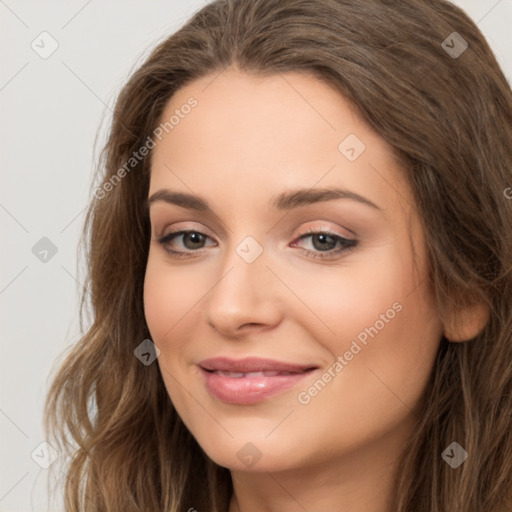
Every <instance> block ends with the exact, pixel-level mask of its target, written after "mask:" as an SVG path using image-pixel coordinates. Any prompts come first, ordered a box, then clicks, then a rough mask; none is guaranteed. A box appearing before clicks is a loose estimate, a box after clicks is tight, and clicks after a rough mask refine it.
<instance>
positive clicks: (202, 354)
mask: <svg viewBox="0 0 512 512" xmlns="http://www.w3.org/2000/svg"><path fill="white" fill-rule="evenodd" d="M191 98H193V99H191ZM186 105H193V106H192V107H190V108H189V107H186ZM173 115H174V118H173V120H172V122H171V123H170V124H168V125H167V127H166V129H163V130H160V131H159V132H157V133H158V134H159V136H160V137H161V140H158V139H157V140H156V142H157V144H156V147H155V148H154V149H153V155H152V170H151V183H150V191H149V198H152V200H151V201H150V218H151V235H152V238H151V245H150V249H149V259H148V264H147V271H146V276H145V286H144V306H145V313H146V319H147V323H148V326H149V329H150V333H151V336H152V340H153V342H154V343H155V344H156V345H157V347H158V348H159V349H160V355H159V358H158V360H157V361H158V364H159V366H160V370H161V373H162V377H163V380H164V382H165V386H166V388H167V391H168V393H169V396H170V399H171V400H172V403H173V404H174V406H175V408H176V410H177V411H178V413H179V415H180V416H181V418H182V419H183V421H184V423H185V424H186V426H187V427H188V429H189V430H190V432H191V433H192V434H193V436H194V437H195V438H196V440H197V441H198V443H199V444H200V445H201V447H202V448H203V449H204V451H205V452H206V453H207V454H208V455H209V456H210V457H211V458H212V459H213V460H214V461H215V462H217V463H218V464H220V465H222V466H226V467H229V468H231V469H232V470H251V471H278V470H285V469H291V468H304V467H306V466H308V465H309V466H313V465H316V464H319V463H326V462H328V461H333V460H335V459H340V458H341V457H345V456H347V457H348V456H349V455H352V454H354V456H356V455H357V454H360V455H361V458H358V457H355V458H354V459H353V460H354V461H356V460H359V461H362V460H365V459H364V456H363V453H370V452H371V450H369V448H370V447H372V449H373V448H377V447H380V448H379V449H380V453H381V454H383V457H384V458H386V460H389V461H391V459H393V458H394V457H395V456H396V454H397V453H398V451H399V450H400V447H401V446H403V442H404V439H405V437H406V436H407V435H408V434H409V433H410V429H411V426H412V424H413V420H414V417H415V414H416V409H417V407H418V405H419V400H420V398H421V395H422V393H423V391H424V389H425V387H426V383H427V379H428V377H429V374H430V372H431V369H432V366H433V361H434V358H435V354H436V351H437V348H438V345H439V341H440V338H441V334H442V328H441V324H440V321H439V319H438V316H437V314H436V312H435V309H434V305H433V298H432V296H431V293H430V290H429V288H428V285H427V281H428V280H427V279H426V277H427V266H426V257H425V254H426V253H425V242H424V238H423V229H422V225H421V222H420V220H419V218H418V214H417V212H416V211H415V209H414V203H415V202H414V199H413V197H412V195H411V192H410V189H409V187H408V184H407V182H406V181H405V179H404V177H403V174H402V172H401V171H400V169H399V168H398V167H397V164H396V163H395V161H394V160H393V157H392V153H391V149H390V146H389V145H388V144H387V143H386V142H385V141H384V139H382V138H381V137H380V136H379V135H378V134H377V133H376V132H374V131H373V130H372V129H371V128H370V127H369V126H368V125H367V124H365V122H363V120H362V119H361V118H360V117H359V116H358V114H357V113H356V111H355V110H353V108H352V107H351V104H350V103H348V102H347V100H345V99H344V98H343V97H342V96H340V95H339V94H338V93H337V92H335V91H334V90H333V89H331V88H330V87H329V86H327V85H326V84H324V83H322V82H320V81H318V80H317V79H316V78H313V77H311V76H307V75H303V74H298V73H295V72H294V73H286V74H283V75H274V76H268V77H259V78H258V77H255V76H251V75H247V74H244V73H241V72H239V71H237V70H234V69H228V70H226V71H224V72H223V73H221V74H220V75H218V76H216V78H215V76H213V75H212V76H209V77H207V78H203V79H201V80H198V81H195V82H193V83H191V84H189V85H187V86H186V87H184V88H182V89H180V90H179V91H178V92H177V93H176V94H175V95H174V97H173V98H172V100H171V101H170V103H169V105H168V106H167V108H166V111H165V113H164V115H163V118H162V122H166V121H169V119H170V118H171V116H173ZM162 133H163V136H162V135H161V134H162ZM331 189H332V190H334V189H340V192H338V193H334V192H332V193H330V194H329V193H325V194H322V193H320V191H328V190H331ZM299 191H300V192H299ZM174 194H183V196H181V199H180V197H178V196H175V195H174ZM173 195H174V196H173ZM191 196H195V197H196V198H197V199H193V200H192V198H191ZM173 199H174V201H173ZM185 199H186V200H185ZM205 203H207V206H208V207H209V208H206V207H205ZM182 231H189V232H190V233H188V234H175V236H174V237H172V238H171V237H170V236H168V235H170V234H171V233H178V232H182ZM162 238H166V240H165V243H161V239H162ZM168 250H173V251H177V252H178V254H173V253H169V252H168ZM415 254H416V257H415ZM216 358H221V359H217V360H216ZM249 358H256V359H249ZM259 359H264V360H265V361H264V362H262V361H260V360H259ZM207 360H210V361H207ZM258 371H260V373H258ZM261 371H262V373H261Z"/></svg>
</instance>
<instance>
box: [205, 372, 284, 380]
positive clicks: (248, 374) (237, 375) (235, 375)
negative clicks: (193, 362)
mask: <svg viewBox="0 0 512 512" xmlns="http://www.w3.org/2000/svg"><path fill="white" fill-rule="evenodd" d="M214 373H217V374H218V375H222V376H223V377H230V378H232V379H239V378H241V377H247V378H249V379H255V378H258V377H260V378H261V377H276V376H278V375H291V372H277V371H259V372H246V373H242V372H225V371H221V370H215V371H214Z"/></svg>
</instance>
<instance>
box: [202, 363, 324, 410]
mask: <svg viewBox="0 0 512 512" xmlns="http://www.w3.org/2000/svg"><path fill="white" fill-rule="evenodd" d="M199 368H200V370H201V373H202V374H203V375H204V378H205V379H206V387H207V389H208V391H209V392H210V393H211V394H212V395H213V396H214V397H216V398H218V399H219V400H221V401H222V402H226V403H228V404H238V405H249V404H255V403H258V402H261V401H263V400H265V399H266V398H270V397H271V396H274V395H278V394H279V393H282V392H284V391H286V390H287V389H290V388H292V387H293V386H295V385H296V384H298V383H299V382H300V381H301V380H303V379H304V378H306V377H307V376H309V375H311V374H312V373H313V371H314V370H309V371H305V372H300V373H293V374H290V375H276V376H275V377H254V378H249V377H225V376H224V375H219V374H218V373H213V372H209V371H207V370H205V369H204V368H201V367H199Z"/></svg>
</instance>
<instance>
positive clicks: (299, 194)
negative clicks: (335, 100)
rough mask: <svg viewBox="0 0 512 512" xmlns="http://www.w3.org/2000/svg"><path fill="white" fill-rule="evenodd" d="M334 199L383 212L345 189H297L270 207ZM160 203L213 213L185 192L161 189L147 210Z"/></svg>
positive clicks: (274, 199)
mask: <svg viewBox="0 0 512 512" xmlns="http://www.w3.org/2000/svg"><path fill="white" fill-rule="evenodd" d="M333 199H352V200H353V201H357V202H359V203H362V204H364V205H366V206H370V207H371V208H374V209H376V210H379V211H382V208H380V207H379V206H377V205H376V204H375V203H374V202H372V201H370V200H369V199H367V198H366V197H363V196H361V195H359V194H356V193H355V192H351V191H350V190H346V189H343V188H334V187H328V188H316V189H296V190H290V191H287V192H282V193H280V194H277V195H275V196H273V197H271V198H270V200H269V206H270V207H271V208H274V209H276V210H293V209H294V208H300V207H304V206H307V205H310V204H314V203H319V202H322V201H332V200H333ZM158 201H163V202H165V203H169V204H175V205H177V206H181V207H183V208H188V209H191V210H198V211H205V212H210V213H213V210H212V208H211V207H210V205H209V204H208V202H207V201H206V200H205V199H204V198H202V197H199V196H196V195H193V194H188V193H185V192H175V191H172V190H169V189H161V190H158V191H157V192H155V193H154V194H152V195H151V196H150V197H149V199H148V200H147V203H146V208H147V209H149V207H150V206H151V205H152V204H153V203H156V202H158Z"/></svg>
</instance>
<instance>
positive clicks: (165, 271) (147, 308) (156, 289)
mask: <svg viewBox="0 0 512 512" xmlns="http://www.w3.org/2000/svg"><path fill="white" fill-rule="evenodd" d="M201 295H202V294H201V283H200V279H198V278H197V274H195V278H194V273H193V272H192V271H188V272H186V271H184V270H183V269H179V268H178V269H174V270H173V269H170V267H169V265H166V263H165V261H160V257H158V258H157V257H153V256H152V255H151V253H150V255H149V258H148V264H147V268H146V275H145V278H144V312H145V316H146V322H147V324H148V327H149V330H150V332H151V335H152V337H153V338H154V340H157V341H158V342H163V341H165V340H167V339H169V338H170V337H172V335H173V334H174V333H175V331H176V330H177V329H178V327H179V324H178V322H181V321H183V320H185V319H186V321H189V318H188V315H191V314H193V309H194V304H195V303H196V302H197V301H198V300H199V298H200V297H201Z"/></svg>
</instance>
